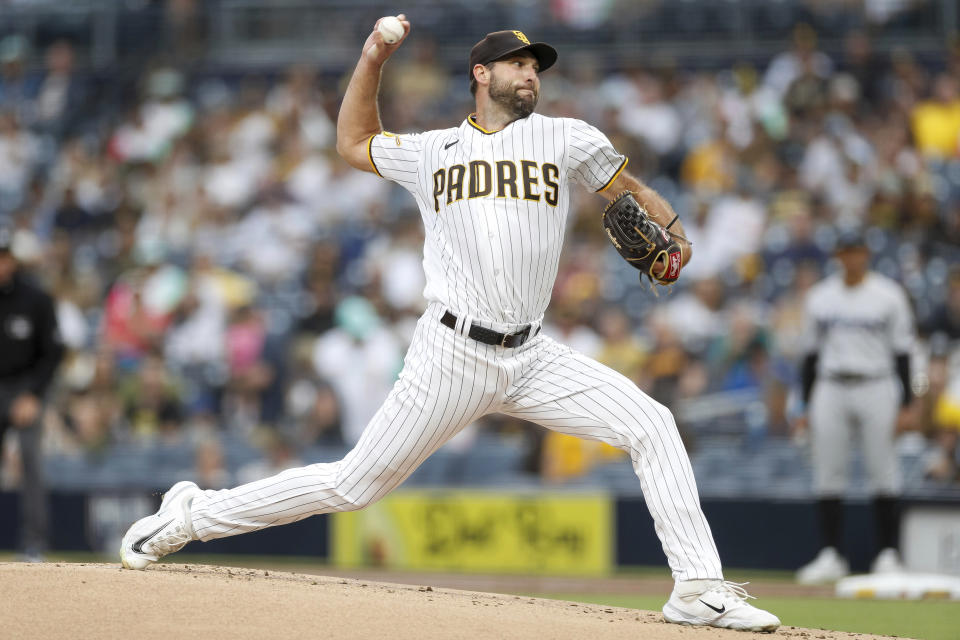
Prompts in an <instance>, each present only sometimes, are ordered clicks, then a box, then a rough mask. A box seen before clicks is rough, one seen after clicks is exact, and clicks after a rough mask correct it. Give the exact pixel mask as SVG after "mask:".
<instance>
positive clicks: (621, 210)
mask: <svg viewBox="0 0 960 640" xmlns="http://www.w3.org/2000/svg"><path fill="white" fill-rule="evenodd" d="M671 224H672V223H671ZM603 228H604V230H605V231H606V232H607V237H608V238H610V242H612V243H613V246H614V247H616V249H617V251H618V252H619V253H620V255H621V256H623V259H624V260H626V261H627V263H628V264H630V265H632V266H633V267H634V268H635V269H638V270H639V271H640V278H641V279H642V278H643V276H644V275H646V276H647V277H649V278H650V281H651V282H655V283H657V284H662V285H669V284H673V283H674V282H676V281H677V278H679V277H680V267H681V266H682V265H683V249H682V245H681V244H680V242H679V241H678V240H677V238H675V237H674V236H673V235H672V234H671V233H670V232H669V231H667V229H665V228H664V227H662V226H660V225H659V224H657V223H656V222H655V221H654V220H653V219H652V218H651V217H650V214H648V213H647V210H646V209H644V208H643V207H641V206H640V204H639V203H638V202H637V201H636V199H635V198H634V197H633V194H632V193H630V192H629V191H624V192H623V193H621V194H620V195H618V196H617V197H616V198H614V199H613V200H612V201H611V202H610V204H608V205H607V206H606V208H605V209H604V210H603Z"/></svg>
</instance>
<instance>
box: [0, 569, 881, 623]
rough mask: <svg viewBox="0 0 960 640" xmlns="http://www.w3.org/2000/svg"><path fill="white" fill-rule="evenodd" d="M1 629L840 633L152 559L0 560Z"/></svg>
mask: <svg viewBox="0 0 960 640" xmlns="http://www.w3.org/2000/svg"><path fill="white" fill-rule="evenodd" d="M0 620H2V624H3V635H4V637H9V638H31V639H42V640H47V639H58V638H70V639H74V638H98V639H103V640H110V639H114V638H115V639H118V640H119V639H128V638H138V639H151V638H163V639H165V640H166V639H169V638H171V637H176V636H179V635H181V634H185V636H184V637H191V638H229V639H230V640H246V639H248V638H249V639H254V638H256V639H261V638H268V639H269V640H280V639H282V638H313V637H321V638H349V639H353V638H357V639H360V638H363V639H368V638H391V639H393V638H398V639H399V638H417V639H421V640H423V639H425V640H432V639H444V640H446V639H454V638H463V639H470V640H473V639H482V638H490V639H494V638H537V639H539V638H551V639H553V638H557V639H560V638H571V639H574V638H576V639H578V640H579V639H582V638H590V640H606V639H608V638H624V639H626V638H630V639H631V640H637V639H641V640H644V639H649V640H660V639H664V640H671V639H675V638H684V639H685V640H696V639H698V638H714V639H721V640H722V639H723V638H731V639H738V640H747V639H748V638H781V637H782V638H798V639H799V638H804V639H810V640H813V639H830V640H832V639H839V638H846V639H851V638H858V639H862V640H867V639H869V638H879V637H880V636H872V635H865V634H854V633H845V632H830V631H822V630H812V629H800V628H795V627H788V628H785V629H781V630H780V631H778V632H777V633H776V634H775V635H774V636H770V635H768V634H751V633H742V632H736V631H723V630H718V629H701V628H690V627H680V626H676V625H670V624H666V623H664V622H663V619H662V616H661V615H660V614H659V613H653V612H648V611H637V610H634V609H622V608H616V607H607V606H600V605H592V604H576V603H570V602H562V601H557V600H541V599H537V598H527V597H521V596H507V595H499V594H493V593H480V592H471V591H459V590H453V589H443V588H433V587H428V586H418V585H400V584H390V583H383V582H371V581H367V580H353V579H348V578H338V577H323V576H312V575H305V574H297V573H286V572H274V571H269V570H262V569H234V568H227V567H214V566H207V565H184V564H161V565H158V566H155V567H152V568H151V569H149V570H147V571H142V572H138V571H124V570H121V569H120V567H119V565H116V564H67V563H58V564H53V563H49V564H16V563H0Z"/></svg>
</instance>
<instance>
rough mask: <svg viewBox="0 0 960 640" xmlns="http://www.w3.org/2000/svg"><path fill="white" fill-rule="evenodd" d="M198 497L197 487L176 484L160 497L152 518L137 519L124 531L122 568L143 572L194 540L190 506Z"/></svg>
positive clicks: (121, 551)
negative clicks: (161, 498) (160, 499)
mask: <svg viewBox="0 0 960 640" xmlns="http://www.w3.org/2000/svg"><path fill="white" fill-rule="evenodd" d="M198 493H200V488H199V487H198V486H197V485H196V484H194V483H192V482H178V483H177V484H175V485H173V486H172V487H170V490H169V491H167V492H166V493H165V494H164V495H163V501H162V502H161V503H160V509H159V510H158V511H157V512H156V513H155V514H153V515H149V516H147V517H146V518H140V519H139V520H137V521H136V522H134V523H133V525H132V526H131V527H130V528H129V529H127V533H126V535H124V536H123V542H121V543H120V563H121V564H122V565H123V566H124V568H126V569H137V570H143V569H146V568H147V567H149V566H150V565H151V564H153V563H154V562H156V561H157V560H159V559H160V558H162V557H163V556H165V555H167V554H170V553H173V552H174V551H179V550H180V549H182V548H183V547H184V545H186V544H187V543H188V542H190V541H191V540H194V536H193V529H192V527H191V525H190V503H191V502H193V498H194V496H196V495H197V494H198Z"/></svg>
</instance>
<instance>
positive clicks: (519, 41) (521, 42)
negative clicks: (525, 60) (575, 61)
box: [467, 29, 557, 79]
mask: <svg viewBox="0 0 960 640" xmlns="http://www.w3.org/2000/svg"><path fill="white" fill-rule="evenodd" d="M524 49H526V50H527V51H529V52H530V53H532V54H533V55H534V56H535V57H536V58H537V62H539V63H540V71H546V70H547V69H549V68H550V67H552V66H553V63H554V62H556V61H557V50H556V49H554V48H553V47H551V46H550V45H548V44H547V43H546V42H530V40H529V39H528V38H527V36H525V35H524V34H523V31H515V30H510V29H507V30H506V31H494V32H493V33H488V34H487V36H486V37H485V38H484V39H483V40H481V41H480V42H478V43H477V44H475V45H473V49H471V50H470V68H469V69H468V70H467V75H468V76H469V77H470V78H471V79H473V68H474V67H475V66H477V65H478V64H488V63H490V62H493V61H494V60H499V59H500V58H503V57H504V56H507V55H510V54H511V53H515V52H517V51H521V50H524Z"/></svg>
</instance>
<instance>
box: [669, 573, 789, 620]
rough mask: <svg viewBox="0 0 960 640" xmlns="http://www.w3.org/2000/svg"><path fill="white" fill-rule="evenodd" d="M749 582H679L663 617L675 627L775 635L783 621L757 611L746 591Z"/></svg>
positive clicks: (762, 611)
mask: <svg viewBox="0 0 960 640" xmlns="http://www.w3.org/2000/svg"><path fill="white" fill-rule="evenodd" d="M746 584H747V583H746V582H742V583H738V582H727V581H725V580H685V581H683V582H678V583H677V584H676V586H675V587H674V589H673V593H672V594H670V600H668V601H667V604H665V605H663V617H664V618H665V619H666V621H667V622H673V623H674V624H689V625H698V626H705V627H721V628H723V629H737V630H739V631H762V632H767V633H769V632H773V631H776V630H777V628H778V627H779V626H780V619H779V618H778V617H777V616H775V615H773V614H772V613H770V612H769V611H764V610H763V609H758V608H757V607H754V606H753V605H751V604H750V603H748V602H747V599H748V598H750V599H752V598H753V597H754V596H751V595H750V594H748V593H747V591H746V589H744V588H743V587H744V585H746Z"/></svg>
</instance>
